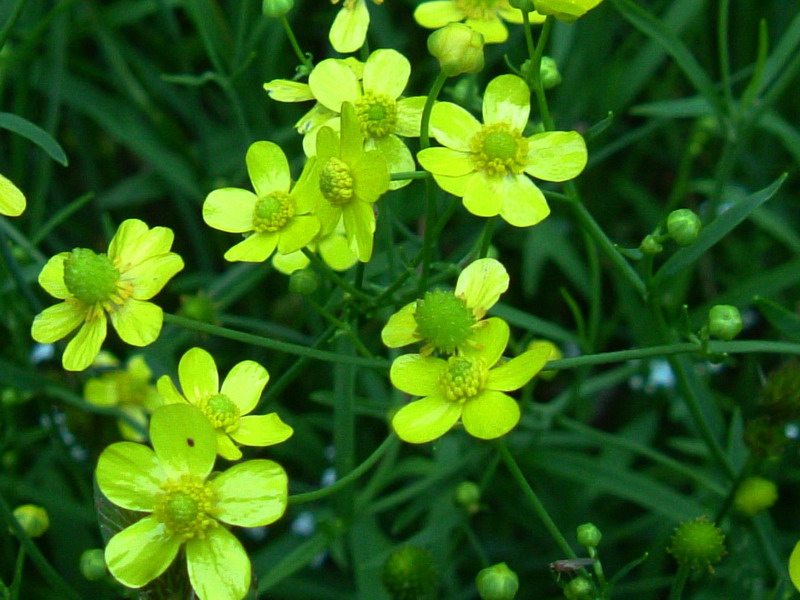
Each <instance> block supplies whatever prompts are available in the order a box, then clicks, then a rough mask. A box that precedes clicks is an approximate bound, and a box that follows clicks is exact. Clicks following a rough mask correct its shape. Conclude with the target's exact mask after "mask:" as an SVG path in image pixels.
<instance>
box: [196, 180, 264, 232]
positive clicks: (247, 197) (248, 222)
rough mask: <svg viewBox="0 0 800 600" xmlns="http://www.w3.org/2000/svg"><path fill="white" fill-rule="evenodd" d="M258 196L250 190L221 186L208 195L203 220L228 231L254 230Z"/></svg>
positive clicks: (204, 205)
mask: <svg viewBox="0 0 800 600" xmlns="http://www.w3.org/2000/svg"><path fill="white" fill-rule="evenodd" d="M257 200H258V198H257V197H256V195H255V194H254V193H253V192H251V191H250V190H243V189H240V188H220V189H218V190H214V191H213V192H211V193H210V194H209V195H208V196H206V200H205V202H203V221H205V223H206V225H208V226H209V227H213V228H214V229H219V230H220V231H227V232H228V233H245V232H247V231H253V210H254V209H255V207H256V201H257Z"/></svg>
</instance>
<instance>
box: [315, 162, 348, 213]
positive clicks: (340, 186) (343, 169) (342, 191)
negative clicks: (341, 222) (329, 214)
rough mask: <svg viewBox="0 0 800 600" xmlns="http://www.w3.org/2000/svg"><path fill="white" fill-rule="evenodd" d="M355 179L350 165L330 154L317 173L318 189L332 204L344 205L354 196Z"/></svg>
mask: <svg viewBox="0 0 800 600" xmlns="http://www.w3.org/2000/svg"><path fill="white" fill-rule="evenodd" d="M354 184H355V180H354V179H353V174H352V173H351V172H350V167H349V166H348V164H347V163H346V162H344V161H343V160H341V159H340V158H336V157H335V156H332V157H331V158H329V159H328V160H327V162H326V163H325V165H324V166H323V167H322V169H321V170H320V173H319V189H320V191H321V192H322V195H323V197H324V198H325V199H326V200H327V201H328V202H330V203H331V204H332V205H333V206H344V205H345V204H347V203H348V202H350V201H351V200H352V199H353V197H354V196H355V190H354V188H353V186H354Z"/></svg>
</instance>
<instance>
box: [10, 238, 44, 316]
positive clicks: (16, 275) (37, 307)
mask: <svg viewBox="0 0 800 600" xmlns="http://www.w3.org/2000/svg"><path fill="white" fill-rule="evenodd" d="M6 240H7V238H6V234H5V233H4V232H3V230H2V229H0V254H2V255H3V258H4V259H5V262H6V265H7V266H8V270H9V271H10V272H11V278H12V279H13V280H14V283H15V284H16V286H17V289H18V290H19V292H20V294H22V295H23V296H24V298H25V300H26V301H27V302H28V305H29V306H30V308H31V310H32V311H33V312H34V313H39V312H41V311H42V303H41V302H39V299H38V298H37V297H36V296H35V295H34V293H33V291H31V288H30V286H29V285H28V282H27V281H25V276H24V275H23V274H22V271H21V270H20V268H19V265H18V264H17V259H15V258H14V254H13V253H12V252H11V248H10V247H9V245H8V243H7V242H6Z"/></svg>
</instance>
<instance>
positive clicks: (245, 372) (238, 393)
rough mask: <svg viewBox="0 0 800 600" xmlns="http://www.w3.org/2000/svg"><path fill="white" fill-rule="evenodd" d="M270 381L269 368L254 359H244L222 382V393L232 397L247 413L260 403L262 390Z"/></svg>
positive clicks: (241, 409) (242, 411)
mask: <svg viewBox="0 0 800 600" xmlns="http://www.w3.org/2000/svg"><path fill="white" fill-rule="evenodd" d="M268 381H269V373H268V372H267V370H266V369H265V368H264V367H262V366H261V365H260V364H258V363H257V362H255V361H252V360H243V361H242V362H240V363H237V364H236V365H235V366H234V367H233V368H232V369H231V370H230V372H229V373H228V375H227V376H226V377H225V380H224V381H223V382H222V389H221V390H220V393H222V394H225V395H226V396H227V397H228V398H230V399H231V402H233V403H234V404H235V405H236V406H237V407H238V408H239V411H241V414H243V415H246V414H248V413H249V412H250V411H251V410H253V409H254V408H255V407H256V404H258V399H259V398H261V392H263V391H264V386H266V385H267V382H268Z"/></svg>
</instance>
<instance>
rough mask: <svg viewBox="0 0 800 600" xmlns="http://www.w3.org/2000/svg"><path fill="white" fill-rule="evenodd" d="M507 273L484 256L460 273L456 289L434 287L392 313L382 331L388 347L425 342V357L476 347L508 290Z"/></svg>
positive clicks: (491, 259) (493, 260)
mask: <svg viewBox="0 0 800 600" xmlns="http://www.w3.org/2000/svg"><path fill="white" fill-rule="evenodd" d="M508 282H509V280H508V273H507V272H506V268H505V267H504V266H503V265H502V263H500V262H498V261H497V260H495V259H493V258H481V259H479V260H476V261H474V262H473V263H471V264H470V265H469V266H468V267H467V268H466V269H464V270H463V271H462V272H461V275H459V276H458V281H457V282H456V289H455V292H448V291H445V290H435V291H433V292H427V293H426V294H425V296H423V297H422V298H421V299H419V300H415V301H414V302H411V303H409V304H406V305H405V306H404V307H403V308H401V309H400V310H399V311H397V312H396V313H395V314H393V315H392V316H391V317H390V318H389V320H388V321H387V323H386V325H385V326H384V328H383V331H381V339H382V340H383V343H384V344H385V345H386V346H388V347H389V348H399V347H401V346H407V345H408V344H413V343H414V342H419V341H423V342H424V343H425V345H424V346H423V347H422V349H421V350H420V353H421V354H422V355H423V356H426V355H429V354H431V353H432V352H433V351H434V350H436V351H438V352H442V353H447V354H452V353H454V352H456V351H457V350H458V351H463V350H465V349H467V348H469V347H471V346H474V336H475V335H476V334H477V332H478V331H479V329H480V327H482V326H483V325H484V324H485V322H484V321H481V319H483V317H484V316H485V315H486V313H487V311H488V310H489V309H490V308H491V307H492V306H494V305H495V303H496V302H497V300H498V299H499V298H500V295H501V294H502V293H503V292H505V291H506V290H507V289H508Z"/></svg>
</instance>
